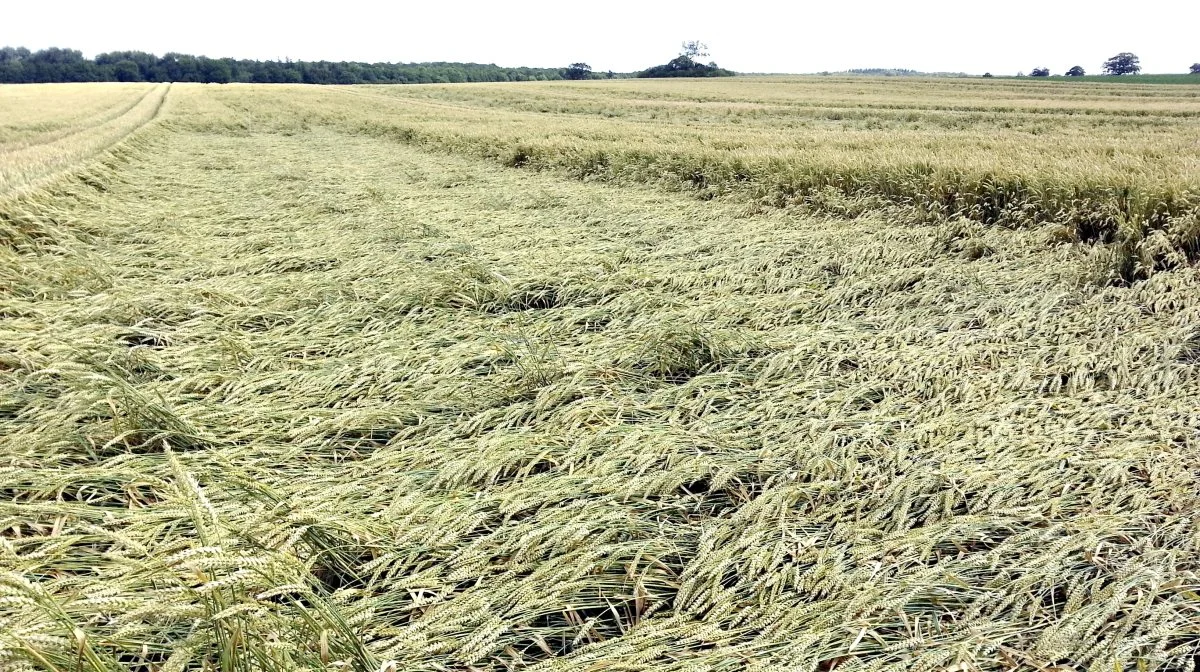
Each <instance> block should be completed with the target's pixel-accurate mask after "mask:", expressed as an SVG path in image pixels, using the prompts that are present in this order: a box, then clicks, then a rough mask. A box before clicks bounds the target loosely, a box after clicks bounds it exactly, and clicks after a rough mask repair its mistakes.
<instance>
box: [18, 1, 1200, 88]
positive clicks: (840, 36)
mask: <svg viewBox="0 0 1200 672" xmlns="http://www.w3.org/2000/svg"><path fill="white" fill-rule="evenodd" d="M0 5H2V6H0V45H8V46H25V47H29V48H30V49H41V48H45V47H50V46H58V47H70V48H74V49H79V50H81V51H83V52H84V54H85V55H87V56H94V55H95V54H97V53H99V52H103V51H113V50H123V49H136V50H141V51H150V52H154V53H157V54H160V55H161V54H163V53H165V52H168V51H178V52H184V53H191V54H197V55H206V56H212V57H219V56H231V57H234V58H251V59H283V58H291V59H293V60H321V59H325V60H353V61H390V62H395V61H404V62H411V61H474V62H479V63H496V64H499V65H506V66H517V65H528V66H542V67H557V66H564V65H566V64H568V63H570V62H573V61H584V62H587V63H589V64H591V66H592V67H593V68H594V69H596V70H616V71H629V70H640V69H643V68H645V67H647V66H650V65H655V64H658V63H663V62H665V61H666V60H668V59H670V58H671V57H673V56H675V54H676V53H677V52H678V51H679V43H680V42H681V41H683V40H685V39H699V40H703V41H705V42H707V43H708V44H709V46H710V48H711V52H712V57H711V58H712V60H715V61H717V62H718V63H719V64H720V65H722V66H724V67H727V68H731V69H734V70H738V71H742V72H818V71H822V70H830V71H837V70H846V69H850V68H911V69H914V70H923V71H927V72H935V71H952V72H960V71H961V72H969V73H976V74H979V73H983V72H985V71H990V72H993V73H995V74H1014V73H1016V72H1017V71H1025V72H1028V71H1030V70H1032V69H1033V68H1034V67H1048V68H1050V70H1051V71H1053V72H1054V73H1055V74H1058V73H1061V72H1063V71H1064V70H1066V69H1067V68H1069V67H1071V66H1073V65H1082V66H1083V67H1084V69H1086V70H1087V71H1088V72H1098V71H1099V70H1100V66H1101V64H1102V63H1103V62H1104V59H1106V58H1107V57H1109V56H1112V55H1113V54H1115V53H1117V52H1121V51H1132V52H1134V53H1136V54H1138V55H1139V56H1140V57H1141V59H1142V66H1143V67H1144V69H1145V71H1146V72H1151V73H1153V72H1186V71H1187V67H1188V66H1189V65H1191V64H1192V63H1195V62H1197V61H1200V39H1198V38H1197V33H1198V27H1200V2H1196V0H1137V1H1134V2H1129V1H1125V2H1104V1H1101V2H1081V1H1077V0H1076V1H1065V2H1062V1H1057V0H1009V1H1008V2H1000V3H991V2H989V3H983V2H972V1H971V0H959V1H956V2H952V1H950V0H913V1H911V2H887V1H866V0H861V1H857V2H855V1H853V0H841V1H838V0H827V1H825V2H795V1H793V2H787V1H786V0H778V1H777V2H765V1H763V0H726V1H725V2H710V1H708V0H694V1H691V2H686V1H683V0H679V1H676V2H655V1H653V0H641V1H630V0H604V1H600V2H569V1H568V2H561V1H560V2H540V1H534V0H522V1H513V2H502V1H491V2H473V1H458V2H446V1H437V0H434V1H425V2H393V3H383V2H365V1H362V0H338V1H337V2H319V3H311V4H310V3H306V2H295V1H293V2H274V1H272V2H254V1H253V0H240V1H237V2H233V1H229V0H199V1H195V2H169V1H165V0H155V1H154V2H145V1H142V0H133V1H130V2H114V3H107V2H96V1H95V0H87V1H83V0H54V1H51V0H41V1H35V2H28V1H20V0H3V2H0Z"/></svg>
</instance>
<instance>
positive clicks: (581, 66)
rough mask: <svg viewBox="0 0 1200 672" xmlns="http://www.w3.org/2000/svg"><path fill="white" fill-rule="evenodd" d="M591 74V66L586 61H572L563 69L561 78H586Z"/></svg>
mask: <svg viewBox="0 0 1200 672" xmlns="http://www.w3.org/2000/svg"><path fill="white" fill-rule="evenodd" d="M591 76H592V66H590V65H588V64H587V63H572V64H571V65H570V66H568V67H567V69H566V70H563V79H588V78H590V77H591Z"/></svg>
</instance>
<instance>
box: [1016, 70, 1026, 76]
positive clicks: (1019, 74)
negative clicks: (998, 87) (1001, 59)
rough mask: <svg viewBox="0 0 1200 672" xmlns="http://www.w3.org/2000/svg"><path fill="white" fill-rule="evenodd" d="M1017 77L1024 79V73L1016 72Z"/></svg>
mask: <svg viewBox="0 0 1200 672" xmlns="http://www.w3.org/2000/svg"><path fill="white" fill-rule="evenodd" d="M1017 76H1018V77H1024V76H1025V73H1024V72H1020V71H1018V72H1017Z"/></svg>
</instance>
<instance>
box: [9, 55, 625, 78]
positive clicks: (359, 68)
mask: <svg viewBox="0 0 1200 672" xmlns="http://www.w3.org/2000/svg"><path fill="white" fill-rule="evenodd" d="M610 76H613V75H610ZM553 79H563V70H562V69H561V68H504V67H500V66H498V65H493V64H486V65H485V64H479V63H356V62H331V61H291V60H287V61H251V60H235V59H232V58H207V57H205V56H192V55H190V54H178V53H169V54H166V55H163V56H156V55H154V54H150V53H146V52H142V51H113V52H108V53H104V54H99V55H97V56H96V57H95V58H94V59H89V58H84V56H83V53H82V52H80V51H77V50H75V49H59V48H54V47H52V48H49V49H41V50H39V51H30V50H29V49H26V48H24V47H3V48H0V83H5V84H25V83H40V82H204V83H218V84H225V83H229V82H256V83H293V84H435V83H452V82H523V81H546V80H553Z"/></svg>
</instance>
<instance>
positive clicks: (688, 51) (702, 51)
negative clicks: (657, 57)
mask: <svg viewBox="0 0 1200 672" xmlns="http://www.w3.org/2000/svg"><path fill="white" fill-rule="evenodd" d="M680 55H681V56H687V57H688V58H690V59H692V60H693V61H695V60H697V59H700V58H708V45H707V44H705V43H703V42H701V41H700V40H689V41H687V42H684V43H683V52H682V53H681V54H680Z"/></svg>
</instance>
